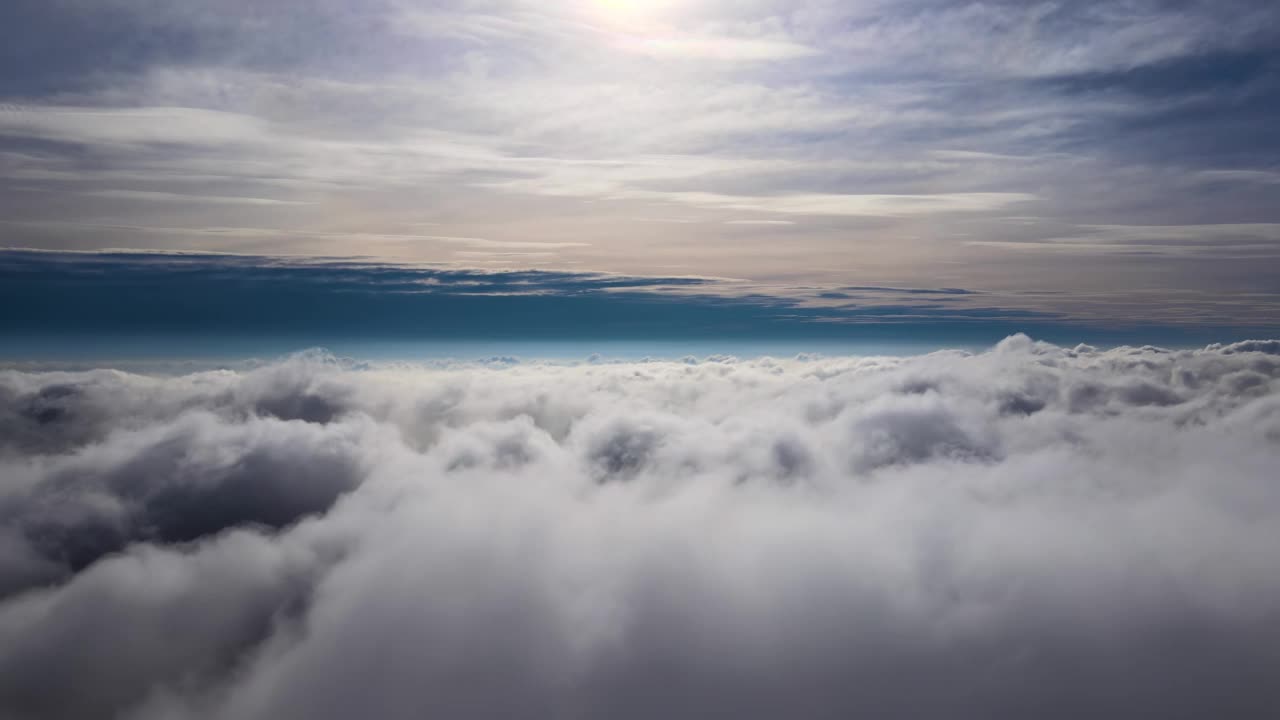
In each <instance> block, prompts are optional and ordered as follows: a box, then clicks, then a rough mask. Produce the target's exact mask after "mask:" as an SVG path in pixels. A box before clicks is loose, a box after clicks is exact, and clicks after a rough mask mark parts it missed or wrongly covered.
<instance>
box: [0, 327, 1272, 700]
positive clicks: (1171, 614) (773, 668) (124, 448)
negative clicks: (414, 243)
mask: <svg viewBox="0 0 1280 720" xmlns="http://www.w3.org/2000/svg"><path fill="white" fill-rule="evenodd" d="M1278 390H1280V355H1277V351H1276V347H1275V343H1274V342H1261V341H1251V342H1246V343H1238V344H1235V345H1232V346H1214V347H1209V348H1205V349H1202V350H1193V351H1167V350H1162V349H1159V348H1153V347H1144V348H1117V349H1114V350H1098V349H1095V348H1091V347H1088V346H1083V345H1082V346H1077V347H1075V348H1064V347H1058V346H1053V345H1048V344H1045V343H1039V342H1035V341H1032V340H1030V339H1028V338H1026V337H1025V336H1015V337H1011V338H1009V339H1007V340H1006V341H1004V342H1002V343H1001V344H999V345H998V346H996V347H995V348H993V349H991V350H990V351H987V352H984V353H980V354H970V353H964V352H959V351H944V352H939V353H934V354H931V355H926V356H920V357H914V358H875V357H863V358H828V359H820V358H810V357H800V358H795V359H790V360H778V359H767V358H765V359H758V360H750V361H741V360H735V359H732V358H714V359H710V360H708V361H697V360H692V361H690V362H647V363H611V362H602V361H600V359H595V360H594V361H593V362H588V363H584V364H581V365H546V364H539V363H519V364H510V363H497V364H494V363H489V364H478V365H458V366H449V367H438V368H434V369H427V368H417V367H408V366H396V365H380V366H369V365H362V364H355V363H351V362H348V361H341V360H338V359H335V358H333V357H332V356H329V355H327V354H324V353H318V352H313V353H307V354H302V355H298V356H294V357H292V358H288V359H285V360H282V361H280V362H276V363H271V364H268V365H265V366H263V367H260V368H257V369H252V370H246V371H241V372H233V371H226V370H224V371H212V372H202V373H196V374H191V375H183V376H169V377H158V376H143V375H134V374H127V373H122V372H117V371H112V370H94V371H88V372H19V371H13V370H8V371H0V477H3V478H4V482H3V485H2V486H0V532H2V533H3V536H4V542H2V543H0V548H4V550H3V552H2V553H0V593H2V594H3V600H0V715H4V716H5V717H15V718H71V717H84V716H86V715H111V714H118V715H119V716H121V717H127V718H236V719H237V720H238V719H241V718H302V717H309V718H315V717H319V718H327V717H333V718H339V717H351V716H355V715H359V716H369V717H384V718H400V717H403V718H409V717H421V716H423V715H424V714H427V715H433V714H438V715H445V716H450V717H494V716H500V715H512V714H518V715H522V716H536V717H604V716H608V717H623V718H631V717H635V718H641V717H655V716H666V717H707V716H709V715H715V714H721V713H733V714H736V715H738V716H742V717H775V716H778V715H787V716H791V717H806V718H809V717H813V718H818V717H832V718H834V717H849V716H851V715H854V714H865V715H871V716H880V717H887V716H912V717H949V718H954V717H962V718H980V717H1010V716H1035V717H1050V718H1069V717H1081V716H1089V717H1115V718H1121V717H1139V716H1141V717H1187V718H1191V717H1203V716H1204V715H1205V714H1221V715H1229V716H1231V717H1246V718H1249V717H1258V718H1262V717H1269V716H1271V715H1272V714H1274V711H1275V710H1276V709H1277V708H1278V707H1280V694H1278V693H1277V692H1276V690H1275V688H1274V683H1273V682H1272V680H1273V678H1272V674H1273V670H1274V668H1275V667H1276V663H1277V662H1278V661H1280V654H1278V652H1280V651H1278V650H1277V648H1280V634H1278V631H1277V630H1276V627H1277V626H1276V623H1275V622H1274V620H1275V618H1276V617H1277V613H1278V612H1280V580H1278V578H1280V561H1278V560H1277V559H1276V554H1275V553H1274V552H1272V551H1271V549H1272V548H1274V547H1276V546H1277V543H1280V530H1278V529H1277V528H1280V488H1277V486H1276V484H1275V482H1274V476H1275V472H1274V468H1275V465H1276V461H1277V459H1278V456H1280V392H1278Z"/></svg>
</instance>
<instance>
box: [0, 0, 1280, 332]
mask: <svg viewBox="0 0 1280 720" xmlns="http://www.w3.org/2000/svg"><path fill="white" fill-rule="evenodd" d="M1278 47H1280V8H1277V7H1276V6H1275V4H1274V3H1272V2H1268V1H1267V0H1219V1H1216V2H1195V1H1193V0H1119V1H1108V2H1093V1H1091V0H1081V1H1078V2H1041V3H1031V2H1000V1H993V2H963V1H959V0H895V1H894V2H888V1H882V0H850V1H842V2H834V1H829V0H799V1H796V2H774V1H770V0H749V1H745V2H727V1H722V0H655V1H654V2H640V1H639V0H563V1H560V2H526V1H524V0H488V1H481V0H475V1H471V2H463V1H460V2H429V1H427V0H421V1H415V0H369V1H368V2H360V3H351V2H338V1H336V0H328V1H321V2H301V1H300V0H275V1H273V2H268V3H262V2H249V1H248V0H222V1H219V2H212V1H208V0H200V1H193V2H183V3H170V2H159V1H156V0H40V1H36V0H16V1H14V2H6V3H4V7H3V8H0V246H3V247H6V248H10V250H6V251H2V252H0V273H3V274H4V280H5V284H6V285H7V286H9V288H10V289H8V290H6V293H7V295H8V298H9V304H10V305H11V306H12V305H13V304H14V303H20V304H21V305H22V306H24V307H32V306H40V307H38V308H37V311H36V312H35V313H34V314H33V315H32V316H31V317H29V318H27V319H23V318H22V317H16V319H15V317H14V316H20V315H22V314H23V313H22V312H21V311H14V310H10V311H9V312H8V313H5V314H4V316H3V317H2V318H0V322H2V323H3V327H4V328H5V329H6V331H7V332H11V333H12V332H18V331H22V332H26V331H28V330H30V329H31V326H32V325H33V324H39V325H40V327H41V328H43V329H44V330H46V331H48V332H63V331H66V332H70V331H71V330H72V329H74V327H75V322H72V321H68V324H67V325H65V326H63V325H59V324H57V323H55V322H54V321H53V319H52V318H51V317H50V316H52V315H56V314H57V313H58V312H59V308H58V302H59V301H50V300H49V297H50V292H49V288H52V287H61V286H64V285H66V284H67V283H81V284H83V283H84V282H87V281H84V278H83V276H82V274H81V275H76V274H75V273H74V272H71V269H72V268H83V267H84V266H85V265H86V264H90V265H91V264H93V263H95V262H102V263H107V264H108V265H111V266H112V267H124V266H126V265H128V267H129V268H130V269H129V270H127V271H126V272H127V273H144V274H145V273H150V274H151V275H156V276H157V279H156V280H155V283H153V285H155V284H164V283H168V284H169V285H170V286H171V291H169V295H167V296H165V298H164V299H162V300H161V301H160V302H158V303H156V302H150V303H145V305H147V306H148V307H150V308H153V309H154V308H155V307H164V306H169V307H177V308H186V309H189V310H190V316H191V317H192V318H199V317H203V316H205V315H208V314H210V313H212V314H217V313H223V314H227V313H234V312H237V310H236V309H235V308H234V307H232V305H231V304H225V303H224V304H222V305H219V307H217V308H214V309H209V308H204V307H203V306H202V305H201V301H200V299H199V298H198V297H197V296H199V295H200V293H201V292H202V291H204V290H208V288H207V287H204V286H201V285H199V284H197V287H195V288H194V290H193V291H192V293H191V296H190V297H185V296H184V295H183V293H182V291H181V289H180V288H178V285H179V284H180V283H181V281H182V276H180V275H169V276H166V278H164V279H160V278H159V277H158V274H163V271H164V269H165V268H171V267H174V266H179V265H184V264H185V265H188V266H189V265H190V264H191V263H196V262H201V263H204V264H205V265H206V266H207V269H208V270H209V273H210V274H213V275H218V276H219V277H221V278H222V279H223V282H225V283H233V285H225V286H220V287H221V289H220V290H218V291H217V292H213V291H209V292H210V293H213V295H217V296H220V297H228V296H230V295H234V294H235V287H236V286H235V285H234V283H241V284H243V283H249V284H253V283H254V282H256V281H255V279H254V278H257V277H260V276H261V275H262V274H263V273H270V272H272V269H273V268H275V269H277V270H278V269H279V268H281V267H282V266H285V265H291V266H292V267H294V268H296V270H295V271H292V273H293V274H292V275H290V277H291V278H295V279H296V278H300V277H303V276H305V277H307V278H310V280H307V281H306V282H305V284H306V285H308V286H309V287H313V286H315V285H318V284H319V285H322V284H323V282H324V279H325V278H326V277H327V276H326V275H325V274H324V272H325V271H316V272H310V271H312V270H315V267H316V266H317V265H326V264H331V263H334V262H343V263H347V264H348V265H350V266H352V267H354V266H355V265H359V267H360V268H363V269H362V270H360V271H359V272H361V273H365V274H366V275H367V274H369V273H373V274H378V273H382V271H383V270H385V271H386V273H392V274H394V273H397V272H400V273H409V274H414V273H417V275H416V277H417V278H418V280H417V281H416V282H418V284H424V283H427V282H428V281H429V282H430V283H431V285H432V291H433V292H434V293H436V294H437V295H444V296H448V297H450V298H453V299H454V300H452V301H451V302H452V303H454V304H451V305H449V307H448V309H447V310H446V311H445V312H442V313H437V316H438V317H443V316H445V315H448V316H455V315H457V316H465V317H470V318H472V319H473V320H474V322H473V324H472V330H471V331H470V332H472V333H473V334H474V333H485V332H488V333H490V334H494V335H501V334H503V333H504V332H506V328H507V326H506V325H505V324H504V323H509V321H510V317H511V312H510V311H509V309H508V308H509V307H514V308H524V309H525V310H527V311H528V312H527V313H526V314H529V313H532V311H533V310H534V309H537V308H539V307H541V306H543V305H547V304H550V305H555V304H556V303H557V302H561V303H568V304H571V305H573V306H574V308H575V309H574V310H572V311H569V312H567V314H566V317H570V318H573V317H582V318H586V317H587V316H589V315H590V314H591V312H595V311H593V310H591V309H590V308H588V309H586V310H583V309H581V307H580V306H586V305H591V306H592V307H595V306H597V305H598V306H600V307H601V308H608V310H612V309H614V308H617V309H618V314H619V315H620V316H624V317H625V316H626V315H627V313H628V312H631V309H633V305H634V303H635V302H640V301H643V302H644V303H646V306H653V305H654V303H655V302H656V303H657V304H658V305H660V306H661V307H662V308H664V309H663V311H662V312H661V313H658V314H650V315H648V316H646V318H645V319H644V322H645V323H649V325H652V326H656V327H661V326H664V325H666V324H667V319H669V318H672V317H676V316H683V317H686V318H688V317H702V316H704V315H707V314H711V315H716V314H717V313H720V314H722V315H732V318H729V319H721V318H720V317H719V315H717V319H715V320H707V321H705V322H703V323H702V324H699V325H696V326H694V327H692V329H690V328H688V327H686V328H685V329H677V330H673V331H672V333H673V334H675V335H679V334H680V333H682V332H688V333H694V332H696V333H701V334H708V335H717V334H720V335H732V334H733V333H734V329H733V328H735V327H742V326H744V324H745V325H753V324H754V325H755V326H758V327H760V328H764V330H761V332H765V331H768V332H773V331H774V330H775V329H778V328H782V327H783V326H786V325H798V326H801V327H799V328H798V329H797V328H790V329H785V330H777V331H778V332H779V333H781V334H783V335H787V334H791V335H796V334H806V333H808V334H816V335H822V336H826V335H831V334H835V335H839V334H841V333H845V334H850V335H858V334H859V333H863V334H865V333H869V332H872V331H869V330H867V326H868V325H878V326H879V327H881V328H882V330H884V328H890V327H891V328H893V329H894V332H897V333H899V334H904V333H905V334H911V333H912V332H913V330H914V332H915V333H916V334H918V335H927V334H929V333H932V332H934V331H935V329H936V328H937V327H940V326H946V327H948V328H952V329H953V331H952V334H954V335H965V336H967V337H971V338H977V339H981V340H984V341H985V340H991V341H994V340H996V339H998V338H999V337H1003V336H1004V335H1006V334H1009V333H1010V332H1015V331H1019V330H1029V331H1031V332H1033V333H1039V334H1041V335H1043V334H1044V333H1045V332H1048V333H1050V334H1051V335H1052V334H1053V333H1055V332H1056V333H1057V335H1054V337H1059V336H1060V337H1062V338H1063V339H1064V340H1065V339H1066V337H1067V336H1069V335H1071V334H1072V333H1075V334H1076V335H1078V336H1080V337H1079V339H1086V340H1087V339H1107V338H1109V337H1112V335H1115V334H1119V335H1123V334H1124V333H1126V332H1129V333H1134V334H1137V333H1138V332H1139V331H1144V332H1148V333H1152V334H1163V337H1164V339H1165V340H1166V341H1168V342H1170V343H1175V344H1176V343H1177V342H1179V341H1183V342H1191V341H1197V342H1198V341H1200V340H1202V339H1206V338H1207V339H1212V340H1222V341H1226V340H1233V339H1242V338H1244V337H1250V336H1258V337H1261V336H1266V335H1267V333H1268V332H1273V330H1274V327H1275V325H1276V323H1277V321H1278V319H1280V312H1277V310H1280V284H1278V283H1280V281H1278V280H1277V278H1280V202H1276V200H1277V198H1278V197H1280V129H1278V128H1280V51H1277V50H1276V48H1278ZM120 249H125V250H130V251H138V250H146V251H151V252H150V254H149V255H145V256H144V255H142V254H141V253H137V252H129V253H112V254H109V255H103V256H99V255H86V254H84V253H86V252H87V253H101V252H102V251H106V250H120ZM27 250H42V251H57V252H46V253H44V254H42V255H39V256H36V254H34V253H30V252H27ZM67 251H78V252H77V254H69V253H68V252H67ZM157 253H160V254H165V253H168V254H170V257H169V258H168V261H167V262H162V261H160V260H157V259H156V254H157ZM174 253H198V254H199V257H194V256H191V255H173V254H174ZM230 256H234V258H231V259H228V258H229V257H230ZM36 266H38V267H36ZM231 267H234V268H241V270H240V271H239V272H241V273H243V274H242V275H240V276H237V275H236V273H234V272H229V271H228V268H231ZM33 268H35V269H33ZM529 271H537V272H539V273H549V274H546V275H539V277H540V278H542V280H539V281H537V282H535V283H534V286H533V287H530V286H529V285H521V284H520V282H521V278H522V277H524V276H522V275H521V273H527V272H529ZM19 273H21V275H19ZM480 276H486V277H488V280H485V281H484V282H488V283H490V284H491V285H501V286H504V288H505V290H504V291H503V295H504V296H507V295H511V294H521V295H526V296H528V295H536V296H537V299H536V300H531V301H530V302H528V303H517V302H514V301H509V302H505V303H504V302H500V301H498V302H495V303H493V305H494V306H495V307H500V309H499V310H493V311H486V310H483V309H475V308H474V305H475V304H476V300H475V298H474V297H471V298H470V299H466V298H463V299H461V300H460V299H458V298H461V297H463V296H474V295H475V293H474V292H473V290H469V289H467V288H468V287H472V288H474V286H466V285H461V286H460V285H457V284H456V283H458V282H466V281H468V278H471V279H475V278H476V277H480ZM604 276H610V277H625V278H631V279H632V280H631V281H627V282H623V283H622V285H621V286H618V285H612V286H610V287H608V288H601V287H599V278H601V277H604ZM77 278H79V279H77ZM548 278H552V279H551V280H548ZM525 279H527V278H525ZM210 282H212V281H210ZM281 282H286V281H284V280H281ZM297 282H300V283H301V282H303V281H301V280H297ZM366 285H368V284H367V283H366ZM17 286H22V287H25V288H27V290H25V291H19V290H14V289H12V288H14V287H17ZM370 287H372V286H370ZM366 289H368V288H366ZM401 289H402V290H403V288H401ZM454 290H456V292H453V291H454ZM619 290H623V292H621V293H619V292H618V291H619ZM21 292H27V293H28V294H25V295H24V294H21ZM85 292H86V293H90V294H91V292H90V291H88V290H86V291H85ZM93 292H99V293H101V292H106V291H105V290H103V289H102V288H98V289H97V290H94V291H93ZM369 293H372V294H375V295H385V296H386V297H384V298H383V299H381V300H377V301H371V302H377V303H390V304H393V305H395V308H396V309H395V310H394V311H392V310H385V309H384V310H382V311H381V312H382V314H383V315H411V314H414V313H421V312H422V308H421V307H420V306H419V305H417V304H415V303H416V300H415V299H413V298H409V299H408V300H406V297H407V295H409V293H405V292H395V291H387V290H386V289H385V288H375V289H368V293H366V294H369ZM392 295H394V297H391V296H392ZM639 295H643V296H645V297H638V296H639ZM211 296H212V295H211ZM84 297H89V295H85V296H84ZM147 297H150V298H152V299H153V300H154V299H155V298H156V297H158V296H155V295H148V296H147ZM490 297H497V295H496V294H494V295H491V296H490ZM557 298H558V299H557ZM340 300H341V298H339V297H337V296H336V295H333V294H327V295H325V299H324V300H323V301H321V302H322V304H323V305H324V306H325V307H328V306H329V305H341V302H340ZM651 301H652V302H651ZM397 302H398V303H399V304H396V303H397ZM142 304H143V303H139V305H140V306H141V305H142ZM481 304H483V303H481ZM455 305H457V306H458V307H459V308H460V309H457V310H455ZM726 305H727V306H728V309H726ZM202 308H203V309H202ZM672 308H676V309H674V310H673V309H672ZM761 308H764V309H763V310H762V309H761ZM517 312H520V311H517ZM599 312H601V313H605V315H606V316H607V311H606V310H604V309H600V310H599ZM584 313H585V314H584ZM761 313H764V314H766V315H768V316H769V317H770V318H774V319H773V320H768V321H758V320H757V319H756V318H757V316H759V315H760V314H761ZM159 315H160V316H159V317H152V316H151V315H150V314H149V312H148V311H147V310H145V308H142V307H139V308H135V309H134V310H133V311H130V312H129V313H128V319H127V320H124V321H121V323H120V324H119V327H116V326H115V325H113V324H112V323H109V322H107V321H106V320H102V319H100V322H99V323H98V327H99V328H100V329H103V328H106V329H110V330H113V331H118V332H121V333H124V332H133V331H135V330H137V329H138V328H137V327H136V326H138V325H163V324H164V323H165V322H166V319H165V318H164V317H163V315H164V313H163V312H161V313H159ZM241 315H242V316H243V315H244V313H241ZM36 316H40V317H42V318H43V320H36V319H35V317H36ZM779 316H785V318H789V319H786V320H778V319H777V318H778V317H779ZM664 318H667V319H664ZM815 318H816V319H815ZM993 318H994V319H995V320H993ZM869 321H874V322H869ZM193 322H194V321H193ZM567 322H569V321H565V322H562V323H561V325H564V324H565V323H567ZM690 322H691V321H690ZM690 322H685V323H684V325H690ZM975 323H976V324H979V325H982V327H981V328H979V329H977V330H975V329H974V328H975ZM250 324H252V322H250ZM298 324H302V325H305V324H306V321H305V319H304V318H303V317H302V316H301V315H295V316H294V317H293V318H292V319H291V320H290V321H289V322H284V321H281V323H280V324H279V325H278V326H276V327H273V329H272V332H276V331H279V330H281V329H282V328H287V327H289V326H291V325H298ZM446 324H447V323H446ZM641 324H643V323H641ZM677 324H679V323H677ZM832 325H834V326H835V329H832V328H831V327H829V326H832ZM1042 326H1044V327H1047V328H1048V329H1046V330H1042ZM192 327H194V328H195V329H196V330H199V329H200V327H199V325H198V324H195V325H193V326H192ZM432 327H437V330H435V331H432V332H439V330H438V326H432ZM598 327H599V323H597V322H595V321H589V320H586V319H584V320H582V321H581V322H580V323H579V326H578V327H577V329H576V330H574V332H576V333H578V334H582V335H591V334H593V333H596V332H598V330H597V328H598ZM1054 328H1056V330H1055V329H1054ZM1153 328H1155V329H1158V330H1159V332H1158V333H1157V332H1156V331H1155V330H1153ZM884 331H886V332H887V330H884ZM548 332H549V333H550V334H555V333H551V332H550V331H548ZM556 332H560V333H561V334H564V333H565V332H567V331H566V330H564V328H563V327H562V328H561V329H560V330H557V331H556ZM391 334H395V333H391ZM427 334H430V332H428V333H427ZM642 334H643V335H645V336H648V337H653V336H654V335H653V332H651V331H648V330H646V331H644V333H642Z"/></svg>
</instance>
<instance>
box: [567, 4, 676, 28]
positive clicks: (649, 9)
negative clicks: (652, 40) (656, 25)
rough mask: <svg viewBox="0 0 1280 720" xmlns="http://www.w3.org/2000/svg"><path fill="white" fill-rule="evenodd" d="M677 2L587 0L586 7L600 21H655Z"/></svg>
mask: <svg viewBox="0 0 1280 720" xmlns="http://www.w3.org/2000/svg"><path fill="white" fill-rule="evenodd" d="M678 1H679V0H588V5H589V6H590V7H591V9H592V10H593V11H594V13H595V14H596V15H598V16H599V17H600V18H601V19H604V20H608V21H611V22H615V23H636V22H644V21H649V20H655V19H657V18H658V17H660V16H661V15H663V14H664V13H665V12H666V11H668V10H670V9H671V7H672V6H673V5H676V4H677V2H678Z"/></svg>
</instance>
